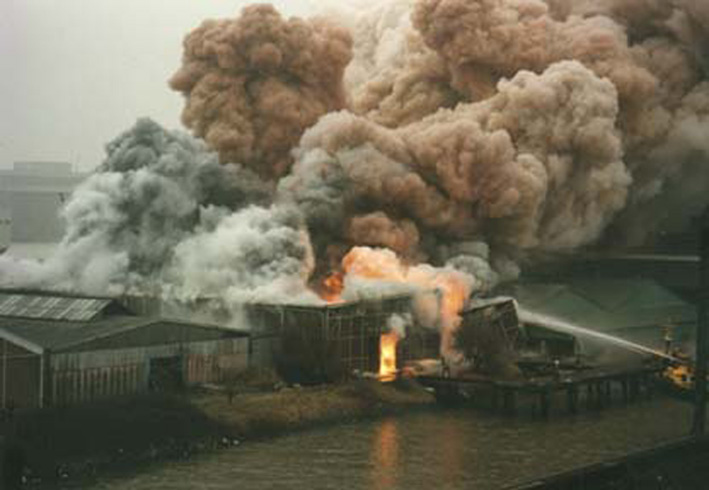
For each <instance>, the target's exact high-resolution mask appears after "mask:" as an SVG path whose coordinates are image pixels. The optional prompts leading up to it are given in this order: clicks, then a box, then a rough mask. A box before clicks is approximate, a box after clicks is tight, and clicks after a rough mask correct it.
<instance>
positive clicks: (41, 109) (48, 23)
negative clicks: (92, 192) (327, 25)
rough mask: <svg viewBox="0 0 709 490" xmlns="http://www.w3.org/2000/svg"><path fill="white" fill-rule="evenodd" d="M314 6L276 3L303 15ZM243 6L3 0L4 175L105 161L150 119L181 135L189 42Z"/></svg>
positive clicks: (237, 1)
mask: <svg viewBox="0 0 709 490" xmlns="http://www.w3.org/2000/svg"><path fill="white" fill-rule="evenodd" d="M314 2H315V0H284V1H274V2H272V3H273V4H274V5H276V6H277V7H278V8H279V10H281V12H283V13H284V14H287V15H304V14H307V13H308V12H309V11H311V8H310V7H311V6H312V5H314ZM248 3H253V2H248V1H245V0H0V75H1V76H0V94H2V95H1V98H0V100H1V101H2V103H1V104H0V167H2V166H10V165H11V164H12V162H13V161H18V160H62V161H70V162H72V163H74V164H76V165H77V166H78V167H79V168H81V169H89V168H93V167H94V166H96V165H97V164H98V163H100V161H101V159H102V156H103V146H104V144H105V143H106V142H108V141H109V140H111V139H112V138H113V137H115V136H116V135H118V134H119V133H120V132H121V131H123V130H125V129H127V128H128V127H130V125H131V124H133V122H134V121H135V120H136V118H138V117H142V116H149V117H152V118H154V119H155V120H157V121H158V122H160V123H161V124H163V125H164V126H166V127H168V128H177V127H180V122H179V115H180V111H181V109H182V98H181V96H180V95H179V94H178V93H176V92H173V91H171V90H170V89H169V88H168V87H167V80H168V78H169V77H170V75H171V74H172V73H173V72H174V71H175V70H176V69H177V67H178V66H179V62H180V56H181V50H182V39H183V37H184V36H185V34H186V33H187V32H188V31H189V30H191V29H192V28H194V27H197V26H198V25H199V24H200V22H201V21H202V20H204V19H206V18H210V17H225V16H234V15H235V14H236V13H238V12H239V10H240V9H241V7H243V6H244V5H246V4H248Z"/></svg>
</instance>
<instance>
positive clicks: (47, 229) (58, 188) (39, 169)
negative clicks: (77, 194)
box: [0, 162, 86, 243]
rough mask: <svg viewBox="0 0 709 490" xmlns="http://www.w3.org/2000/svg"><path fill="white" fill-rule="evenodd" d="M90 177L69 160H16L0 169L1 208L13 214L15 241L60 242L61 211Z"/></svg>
mask: <svg viewBox="0 0 709 490" xmlns="http://www.w3.org/2000/svg"><path fill="white" fill-rule="evenodd" d="M84 178H86V174H81V173H75V172H74V171H73V169H72V166H71V164H69V163H66V162H16V163H15V164H14V166H13V168H12V169H11V170H0V209H5V210H6V213H9V215H10V216H9V218H10V220H11V222H12V223H11V226H10V228H11V237H12V241H13V242H23V243H27V242H29V243H47V242H58V241H59V240H60V239H61V237H62V236H63V234H64V224H63V223H62V220H61V218H60V217H59V210H60V209H61V207H62V205H63V204H64V202H66V200H67V199H68V198H69V196H70V195H71V193H72V192H73V190H74V188H75V187H76V186H77V185H78V184H79V183H80V182H81V181H82V180H84Z"/></svg>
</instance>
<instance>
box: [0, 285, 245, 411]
mask: <svg viewBox="0 0 709 490" xmlns="http://www.w3.org/2000/svg"><path fill="white" fill-rule="evenodd" d="M248 349H249V337H248V334H246V333H243V332H239V331H236V330H232V329H228V328H223V327H216V326H211V325H201V324H196V323H190V322H184V321H180V320H174V319H166V318H154V317H140V316H136V315H133V314H132V313H131V312H130V311H128V310H127V309H126V308H125V307H124V306H122V305H120V304H119V303H118V302H116V301H114V300H113V299H111V298H90V297H78V296H62V295H56V294H44V293H28V292H0V406H2V407H3V408H6V407H8V406H14V407H18V408H27V407H44V406H48V405H67V404H72V403H80V402H87V401H91V400H95V399H99V398H105V397H111V396H120V395H127V394H132V393H139V392H145V391H150V390H173V389H176V388H178V387H182V386H188V385H194V384H200V383H218V382H221V381H223V380H224V379H225V378H226V377H227V376H229V375H230V374H231V373H233V372H235V371H238V370H242V369H245V368H246V367H247V364H248Z"/></svg>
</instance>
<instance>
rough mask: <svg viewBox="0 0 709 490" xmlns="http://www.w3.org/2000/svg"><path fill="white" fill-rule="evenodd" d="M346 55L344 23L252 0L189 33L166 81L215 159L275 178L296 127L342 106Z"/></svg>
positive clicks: (294, 137) (348, 49) (282, 168)
mask: <svg viewBox="0 0 709 490" xmlns="http://www.w3.org/2000/svg"><path fill="white" fill-rule="evenodd" d="M350 58H351V38H350V35H349V33H348V32H347V31H346V30H345V29H343V28H341V27H338V26H336V25H334V24H332V23H330V22H327V21H324V20H311V21H306V20H301V19H297V18H292V19H289V20H285V19H283V18H282V17H281V15H280V14H279V13H278V12H277V11H276V10H275V9H274V8H273V7H272V6H270V5H254V6H249V7H246V8H244V9H243V11H242V13H241V16H240V17H238V18H236V19H226V20H208V21H206V22H204V23H203V24H202V25H201V26H200V27H199V28H197V29H195V30H194V31H192V32H191V33H190V34H189V35H188V36H187V37H186V39H185V41H184V55H183V62H182V67H181V68H180V69H179V70H178V71H177V73H175V75H174V76H173V77H172V79H171V80H170V86H171V87H172V88H173V89H174V90H177V91H179V92H182V93H183V94H184V95H185V98H186V105H185V108H184V111H183V113H182V120H183V122H184V124H185V125H186V126H187V127H189V128H191V129H192V130H193V132H194V133H195V135H197V136H199V137H202V138H204V139H205V140H206V142H207V143H208V144H209V146H210V147H212V148H213V149H215V150H217V151H218V152H219V156H220V159H221V160H222V162H239V163H241V164H243V165H246V166H248V167H250V168H252V169H253V170H255V171H256V172H258V173H259V174H260V175H261V176H263V177H267V178H274V177H279V176H281V175H283V174H284V173H286V172H287V170H288V168H289V167H290V164H291V158H290V151H291V149H292V148H293V147H294V146H296V145H297V143H298V140H299V138H300V136H301V134H302V133H303V131H304V130H305V129H306V128H308V127H309V126H312V125H313V124H314V123H315V122H316V121H317V120H318V118H319V117H320V116H322V115H323V114H325V113H327V112H330V111H332V110H336V109H340V108H342V107H343V106H344V105H345V93H344V89H343V85H342V77H343V73H344V70H345V67H346V66H347V64H348V63H349V61H350Z"/></svg>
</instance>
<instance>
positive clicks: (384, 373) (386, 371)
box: [379, 332, 399, 381]
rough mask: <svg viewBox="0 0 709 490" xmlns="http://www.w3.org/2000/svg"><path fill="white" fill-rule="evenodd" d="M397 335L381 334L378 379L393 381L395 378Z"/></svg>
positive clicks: (392, 333)
mask: <svg viewBox="0 0 709 490" xmlns="http://www.w3.org/2000/svg"><path fill="white" fill-rule="evenodd" d="M398 342H399V336H398V335H397V334H396V333H394V332H391V333H385V334H382V336H381V337H380V340H379V379H380V380H382V381H393V380H394V378H396V344H397V343H398Z"/></svg>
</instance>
